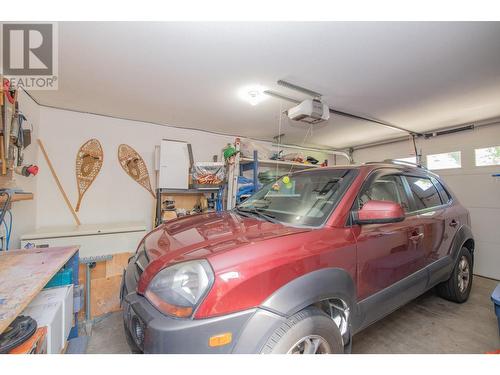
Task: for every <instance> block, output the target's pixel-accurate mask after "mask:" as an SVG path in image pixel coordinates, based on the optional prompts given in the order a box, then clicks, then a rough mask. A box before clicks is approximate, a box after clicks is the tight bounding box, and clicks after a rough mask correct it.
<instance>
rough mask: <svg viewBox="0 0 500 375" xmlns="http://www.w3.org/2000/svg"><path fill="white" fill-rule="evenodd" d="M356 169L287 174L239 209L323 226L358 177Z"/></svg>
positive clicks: (287, 220) (268, 185) (272, 219)
mask: <svg viewBox="0 0 500 375" xmlns="http://www.w3.org/2000/svg"><path fill="white" fill-rule="evenodd" d="M355 174H356V173H355V170H354V169H322V170H319V169H318V170H313V171H307V172H299V173H296V174H291V175H285V176H282V177H281V178H279V179H278V180H277V181H276V182H272V183H270V184H267V185H266V186H264V187H263V188H262V189H261V190H259V191H258V192H257V193H255V194H254V195H252V196H251V197H250V198H248V199H247V200H246V201H245V202H243V203H241V204H240V205H239V206H238V207H237V210H238V211H239V212H241V213H250V214H252V213H253V214H255V215H256V216H261V217H262V218H263V219H265V220H269V221H280V222H283V223H287V224H291V225H306V226H320V225H322V224H323V223H324V222H325V221H326V219H327V218H328V217H329V216H330V213H331V212H332V210H333V209H334V208H335V206H336V205H337V203H338V202H339V200H340V198H341V197H342V195H343V193H344V192H345V190H346V188H347V187H348V186H349V185H350V183H351V182H352V180H353V178H354V176H355Z"/></svg>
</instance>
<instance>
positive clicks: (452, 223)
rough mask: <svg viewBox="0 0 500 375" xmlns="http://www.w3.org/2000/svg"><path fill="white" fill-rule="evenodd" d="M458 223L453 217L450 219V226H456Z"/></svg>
mask: <svg viewBox="0 0 500 375" xmlns="http://www.w3.org/2000/svg"><path fill="white" fill-rule="evenodd" d="M457 225H458V221H456V220H455V219H453V220H452V221H450V227H453V228H454V227H456V226H457Z"/></svg>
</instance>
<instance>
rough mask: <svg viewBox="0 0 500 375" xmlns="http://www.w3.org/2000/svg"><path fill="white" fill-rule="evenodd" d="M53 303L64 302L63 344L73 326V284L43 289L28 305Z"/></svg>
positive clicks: (62, 321)
mask: <svg viewBox="0 0 500 375" xmlns="http://www.w3.org/2000/svg"><path fill="white" fill-rule="evenodd" d="M51 303H60V304H62V320H61V322H60V324H61V327H62V329H61V332H62V333H61V340H62V343H63V346H64V345H65V343H66V340H67V339H68V336H69V332H70V331H71V327H72V326H73V321H74V317H73V284H71V285H65V286H63V287H56V288H49V289H44V290H42V291H41V292H40V293H39V294H38V295H37V296H36V298H35V299H34V300H33V301H31V303H30V304H29V305H28V307H31V306H43V305H47V304H51Z"/></svg>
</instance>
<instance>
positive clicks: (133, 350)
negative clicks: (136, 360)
mask: <svg viewBox="0 0 500 375" xmlns="http://www.w3.org/2000/svg"><path fill="white" fill-rule="evenodd" d="M123 329H124V331H125V339H126V340H127V344H128V346H129V348H130V352H131V353H132V354H142V353H143V352H142V350H141V349H140V348H139V347H138V346H137V344H136V343H135V340H134V338H133V337H132V335H131V334H130V331H129V330H128V328H127V325H126V324H125V322H123Z"/></svg>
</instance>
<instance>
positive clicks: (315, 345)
mask: <svg viewBox="0 0 500 375" xmlns="http://www.w3.org/2000/svg"><path fill="white" fill-rule="evenodd" d="M331 352H332V351H331V349H330V345H328V342H327V341H326V340H325V339H324V338H323V337H321V336H318V335H308V336H305V337H302V338H301V339H300V340H299V341H297V342H296V343H295V344H294V345H293V346H292V347H291V348H290V350H289V351H288V352H287V354H330V353H331Z"/></svg>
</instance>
